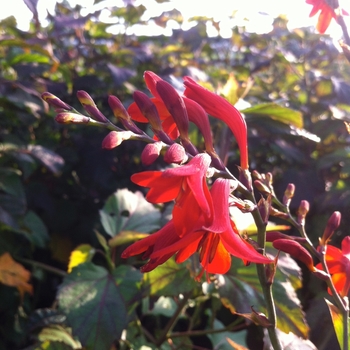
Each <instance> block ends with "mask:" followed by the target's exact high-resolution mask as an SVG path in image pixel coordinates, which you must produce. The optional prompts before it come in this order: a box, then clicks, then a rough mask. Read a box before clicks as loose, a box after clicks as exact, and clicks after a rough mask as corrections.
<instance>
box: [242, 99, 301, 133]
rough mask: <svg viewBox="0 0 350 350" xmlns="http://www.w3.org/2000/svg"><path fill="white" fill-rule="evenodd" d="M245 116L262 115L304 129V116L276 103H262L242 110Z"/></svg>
mask: <svg viewBox="0 0 350 350" xmlns="http://www.w3.org/2000/svg"><path fill="white" fill-rule="evenodd" d="M241 112H242V113H244V114H252V115H260V116H262V117H268V118H271V119H273V120H277V121H279V122H281V123H284V124H288V125H293V126H295V127H296V128H299V129H302V128H303V124H304V123H303V115H302V114H301V112H299V111H295V110H293V109H290V108H287V107H283V106H280V105H278V104H276V103H262V104H259V105H255V106H254V107H250V108H246V109H243V110H241Z"/></svg>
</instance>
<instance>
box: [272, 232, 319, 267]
mask: <svg viewBox="0 0 350 350" xmlns="http://www.w3.org/2000/svg"><path fill="white" fill-rule="evenodd" d="M272 245H273V247H274V248H276V249H278V250H280V251H282V252H285V253H288V254H290V255H291V256H292V257H293V258H295V259H297V260H300V261H301V262H303V263H304V264H305V265H306V266H307V268H308V269H309V270H310V271H314V270H315V267H314V263H313V260H312V256H311V254H310V253H309V252H308V251H307V250H306V249H305V248H304V247H303V246H302V245H301V244H300V243H298V242H296V241H294V240H291V239H284V238H281V239H276V240H275V241H273V243H272Z"/></svg>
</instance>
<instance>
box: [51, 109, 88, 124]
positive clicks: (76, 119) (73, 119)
mask: <svg viewBox="0 0 350 350" xmlns="http://www.w3.org/2000/svg"><path fill="white" fill-rule="evenodd" d="M55 120H56V122H57V123H60V124H88V123H89V122H90V118H89V117H86V116H85V115H81V114H77V113H70V112H62V113H58V114H57V115H56V117H55Z"/></svg>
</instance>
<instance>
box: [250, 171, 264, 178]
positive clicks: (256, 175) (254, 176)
mask: <svg viewBox="0 0 350 350" xmlns="http://www.w3.org/2000/svg"><path fill="white" fill-rule="evenodd" d="M252 178H253V179H254V180H262V179H263V178H262V176H261V174H260V173H259V172H258V171H256V170H253V171H252Z"/></svg>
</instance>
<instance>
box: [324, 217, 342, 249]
mask: <svg viewBox="0 0 350 350" xmlns="http://www.w3.org/2000/svg"><path fill="white" fill-rule="evenodd" d="M340 221H341V213H340V212H339V211H335V212H334V213H333V214H332V215H331V217H330V218H329V219H328V222H327V226H326V228H325V230H324V232H323V235H322V238H321V240H320V244H321V245H326V244H327V243H328V241H329V240H330V239H331V238H332V236H333V234H334V231H335V230H336V229H337V228H338V227H339V225H340Z"/></svg>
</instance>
